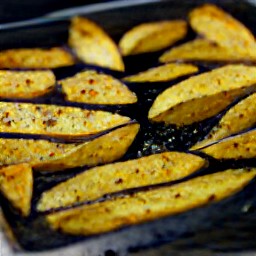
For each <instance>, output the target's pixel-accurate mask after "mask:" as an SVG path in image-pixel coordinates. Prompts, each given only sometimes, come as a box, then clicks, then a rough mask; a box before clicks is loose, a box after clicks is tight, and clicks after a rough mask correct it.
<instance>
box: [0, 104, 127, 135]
mask: <svg viewBox="0 0 256 256" xmlns="http://www.w3.org/2000/svg"><path fill="white" fill-rule="evenodd" d="M129 121H130V118H129V117H125V116H121V115H118V114H112V113H110V112H106V111H98V110H87V109H80V108H75V107H63V106H56V105H44V104H30V103H11V102H0V132H5V133H21V134H25V133H26V134H41V135H47V136H51V137H79V136H88V135H92V134H97V133H99V132H101V131H104V130H108V129H110V128H113V127H115V126H118V125H121V124H125V123H127V122H129Z"/></svg>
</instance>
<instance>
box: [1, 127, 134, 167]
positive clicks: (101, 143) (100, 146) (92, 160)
mask: <svg viewBox="0 0 256 256" xmlns="http://www.w3.org/2000/svg"><path fill="white" fill-rule="evenodd" d="M138 131H139V124H137V123H134V124H127V125H125V126H124V127H120V128H117V129H115V130H113V131H110V132H109V133H106V134H104V135H101V136H99V137H97V138H95V139H93V140H91V141H88V142H84V143H81V144H64V143H53V142H49V141H46V140H32V139H3V138H2V139H0V151H1V154H0V166H3V165H14V164H19V163H24V162H26V163H29V164H30V165H31V166H32V167H33V168H34V169H35V170H36V171H37V170H40V171H61V170H64V169H68V168H74V167H80V166H84V165H86V166H94V165H97V164H104V163H109V162H112V161H115V160H117V159H119V158H120V157H122V156H123V155H124V154H125V153H126V151H127V149H128V148H129V146H130V145H131V143H132V142H133V140H134V138H135V137H136V135H137V133H138Z"/></svg>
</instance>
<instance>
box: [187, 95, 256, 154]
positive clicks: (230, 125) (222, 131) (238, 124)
mask: <svg viewBox="0 0 256 256" xmlns="http://www.w3.org/2000/svg"><path fill="white" fill-rule="evenodd" d="M255 102H256V93H253V94H252V95H250V96H248V97H247V98H245V99H243V100H241V101H240V102H239V103H238V104H236V105H235V106H234V107H231V108H230V109H229V110H228V111H227V113H226V114H225V115H224V116H223V117H222V118H221V119H220V121H219V123H218V124H217V125H216V126H214V127H213V128H212V130H211V131H210V132H209V133H208V135H207V136H206V137H205V138H204V139H203V140H202V141H199V142H198V143H196V144H195V145H194V146H193V147H192V148H191V150H196V149H200V148H203V147H205V146H207V145H210V144H212V143H214V142H217V141H218V140H221V139H223V138H225V137H228V136H230V135H233V134H236V133H239V132H241V131H243V130H246V129H248V128H250V127H253V126H254V125H255V124H256V105H255Z"/></svg>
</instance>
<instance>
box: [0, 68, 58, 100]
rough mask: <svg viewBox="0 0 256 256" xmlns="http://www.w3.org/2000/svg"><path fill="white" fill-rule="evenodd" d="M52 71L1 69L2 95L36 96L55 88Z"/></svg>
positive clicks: (0, 85) (16, 96) (0, 94)
mask: <svg viewBox="0 0 256 256" xmlns="http://www.w3.org/2000/svg"><path fill="white" fill-rule="evenodd" d="M55 82H56V81H55V76H54V74H53V72H52V71H50V70H49V71H7V70H0V97H2V98H27V99H30V98H35V97H39V96H42V95H44V94H46V93H48V92H50V91H52V90H53V89H54V86H55Z"/></svg>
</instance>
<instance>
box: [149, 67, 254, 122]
mask: <svg viewBox="0 0 256 256" xmlns="http://www.w3.org/2000/svg"><path fill="white" fill-rule="evenodd" d="M255 82H256V68H255V67H249V66H244V65H228V66H224V67H221V68H218V69H215V70H212V71H210V72H206V73H203V74H200V75H197V76H194V77H191V78H189V79H187V80H184V81H182V82H180V83H178V84H176V85H174V86H172V87H170V88H168V89H167V90H165V91H164V92H163V93H161V94H160V95H158V97H157V98H156V100H155V101H154V103H153V106H152V107H151V109H150V110H149V114H148V117H149V119H151V120H152V121H156V122H160V121H164V122H166V123H168V124H176V125H179V126H182V125H184V124H186V125H187V124H192V123H194V122H197V121H201V120H204V119H206V118H208V117H211V116H213V115H215V114H217V113H219V112H220V111H221V110H223V109H224V108H225V107H227V106H228V105H229V104H230V103H231V102H232V101H233V100H234V99H235V98H237V97H238V96H243V95H244V94H246V93H249V92H250V91H255V89H256V88H255Z"/></svg>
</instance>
